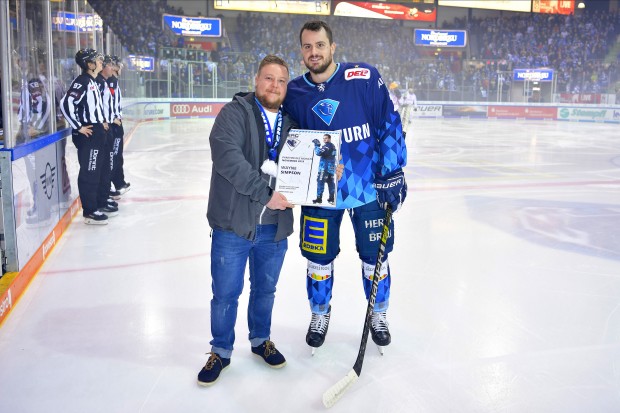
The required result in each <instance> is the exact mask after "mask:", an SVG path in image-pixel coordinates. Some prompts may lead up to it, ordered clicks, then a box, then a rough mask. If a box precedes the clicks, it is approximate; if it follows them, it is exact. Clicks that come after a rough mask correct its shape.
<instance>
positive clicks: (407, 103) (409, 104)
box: [401, 87, 418, 133]
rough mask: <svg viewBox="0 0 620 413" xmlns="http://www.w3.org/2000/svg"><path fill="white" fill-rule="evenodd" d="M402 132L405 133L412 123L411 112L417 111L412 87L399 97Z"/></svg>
mask: <svg viewBox="0 0 620 413" xmlns="http://www.w3.org/2000/svg"><path fill="white" fill-rule="evenodd" d="M401 105H402V108H403V110H402V112H401V113H402V120H403V132H405V133H406V132H407V130H408V129H409V125H411V122H412V121H413V112H417V110H418V99H417V98H416V96H415V92H414V90H413V87H410V88H409V89H407V92H405V94H404V95H403V96H402V97H401Z"/></svg>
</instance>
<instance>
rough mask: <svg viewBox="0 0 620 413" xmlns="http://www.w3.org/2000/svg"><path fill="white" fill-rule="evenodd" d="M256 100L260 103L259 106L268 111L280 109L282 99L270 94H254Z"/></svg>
mask: <svg viewBox="0 0 620 413" xmlns="http://www.w3.org/2000/svg"><path fill="white" fill-rule="evenodd" d="M255 95H256V99H257V100H258V101H259V102H260V104H261V106H262V107H264V108H265V109H270V110H278V109H280V105H282V101H283V99H282V98H281V97H280V95H277V96H275V95H272V94H267V93H265V94H258V93H256V94H255Z"/></svg>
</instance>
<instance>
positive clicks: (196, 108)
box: [171, 103, 213, 116]
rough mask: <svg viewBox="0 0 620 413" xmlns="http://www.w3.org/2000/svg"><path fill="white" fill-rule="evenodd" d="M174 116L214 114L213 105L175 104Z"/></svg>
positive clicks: (173, 108) (173, 106)
mask: <svg viewBox="0 0 620 413" xmlns="http://www.w3.org/2000/svg"><path fill="white" fill-rule="evenodd" d="M171 109H172V116H199V115H204V114H210V113H213V105H209V104H205V103H175V104H173V105H172V108H171Z"/></svg>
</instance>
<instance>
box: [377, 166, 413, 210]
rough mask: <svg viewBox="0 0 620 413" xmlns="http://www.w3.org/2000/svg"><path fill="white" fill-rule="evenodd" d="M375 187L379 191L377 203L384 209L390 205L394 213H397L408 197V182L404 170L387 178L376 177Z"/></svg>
mask: <svg viewBox="0 0 620 413" xmlns="http://www.w3.org/2000/svg"><path fill="white" fill-rule="evenodd" d="M373 187H374V188H375V190H376V191H377V202H378V203H379V205H381V208H383V209H387V206H388V205H390V206H391V207H392V211H394V212H396V211H398V209H399V208H400V207H401V206H402V204H403V202H405V198H406V197H407V182H406V181H405V174H404V173H403V170H402V169H398V170H396V171H394V172H392V173H391V174H388V175H386V176H380V175H376V176H375V182H374V183H373Z"/></svg>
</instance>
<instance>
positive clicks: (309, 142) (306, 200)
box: [276, 129, 342, 208]
mask: <svg viewBox="0 0 620 413" xmlns="http://www.w3.org/2000/svg"><path fill="white" fill-rule="evenodd" d="M341 134H342V132H341V131H326V130H309V129H291V130H290V131H289V134H288V136H287V138H286V141H285V142H284V146H283V148H282V150H281V151H280V156H279V157H278V175H277V178H276V191H278V192H280V193H281V194H283V195H284V196H285V197H286V198H287V199H288V201H289V202H290V203H292V204H295V205H312V206H320V207H328V208H329V207H336V206H337V200H338V181H337V179H336V174H335V173H334V174H333V180H334V200H333V203H332V202H328V200H327V195H328V194H329V189H328V188H329V186H328V184H327V183H326V182H323V185H324V191H323V194H324V196H323V199H322V202H320V203H319V202H316V199H318V196H317V187H318V184H319V179H318V178H319V171H320V165H321V157H320V156H318V155H317V154H316V152H315V148H316V145H315V143H314V141H315V140H318V141H319V143H320V146H319V148H321V147H323V146H324V145H325V141H324V137H325V135H328V136H329V138H330V140H329V141H331V143H332V144H333V145H334V148H335V166H338V163H339V160H340V137H341ZM323 176H325V175H323ZM327 180H329V177H327Z"/></svg>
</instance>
